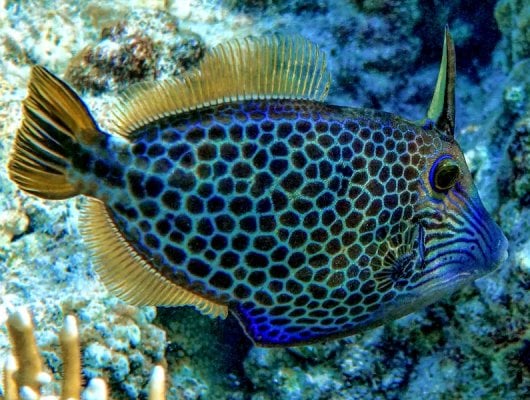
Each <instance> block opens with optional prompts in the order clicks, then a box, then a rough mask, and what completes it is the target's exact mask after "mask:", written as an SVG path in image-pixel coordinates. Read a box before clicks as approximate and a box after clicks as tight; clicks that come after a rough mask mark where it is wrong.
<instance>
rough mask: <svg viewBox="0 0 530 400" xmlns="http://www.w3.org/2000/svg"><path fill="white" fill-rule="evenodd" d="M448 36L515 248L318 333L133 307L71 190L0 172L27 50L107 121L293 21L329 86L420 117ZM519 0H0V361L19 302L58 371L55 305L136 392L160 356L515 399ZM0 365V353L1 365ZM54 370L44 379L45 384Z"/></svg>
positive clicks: (473, 156) (490, 199)
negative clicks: (37, 188) (483, 271)
mask: <svg viewBox="0 0 530 400" xmlns="http://www.w3.org/2000/svg"><path fill="white" fill-rule="evenodd" d="M445 24H449V26H450V28H451V31H452V33H453V35H454V38H455V42H456V51H457V67H458V74H459V76H458V82H457V85H458V87H457V113H458V114H457V132H458V133H457V140H458V141H459V143H460V144H461V145H462V147H463V149H464V151H465V155H466V158H467V160H468V164H469V166H470V168H471V170H472V172H473V175H474V177H475V183H476V185H477V187H478V190H479V192H480V195H481V197H482V199H483V201H484V204H485V205H486V207H487V208H488V210H489V211H491V213H492V215H494V216H495V217H496V219H497V220H498V221H499V223H500V224H501V227H502V228H503V230H504V232H505V233H506V235H507V237H508V239H509V241H510V257H509V260H508V261H507V262H506V263H505V264H504V265H502V266H501V267H500V268H499V269H498V270H497V271H496V272H494V273H492V274H490V275H489V276H487V277H484V278H482V279H480V280H478V281H477V282H475V283H474V284H472V285H470V286H468V287H467V288H465V289H463V290H461V291H460V292H458V293H456V294H454V295H453V296H452V297H451V298H449V299H446V300H445V301H442V302H438V303H436V304H434V305H432V306H429V307H427V308H426V309H425V310H423V311H421V312H417V313H414V314H412V315H410V316H407V317H405V318H402V319H400V320H398V321H395V322H393V323H390V324H387V325H386V326H384V327H380V328H377V329H374V330H372V331H369V332H366V333H364V334H359V335H355V336H353V337H351V338H347V339H343V340H337V341H333V342H329V343H327V344H322V345H314V346H306V347H299V348H290V349H260V348H254V347H252V346H251V344H250V343H249V342H248V340H247V339H246V337H245V336H244V334H243V333H242V332H241V330H240V328H239V326H238V324H237V322H236V321H234V320H232V319H230V318H229V319H227V320H226V321H219V320H210V319H208V318H206V317H202V316H200V315H199V314H198V313H197V312H196V311H194V310H192V309H188V308H180V309H158V310H156V309H155V308H152V307H143V308H137V307H131V306H128V305H126V304H124V303H122V302H121V301H119V300H117V299H116V298H114V297H112V296H111V295H110V294H109V293H108V292H107V291H106V290H105V288H104V287H102V285H101V284H100V283H99V281H98V279H97V276H95V274H94V272H93V269H92V266H91V264H90V260H89V258H88V255H87V249H86V247H85V245H84V244H83V243H82V241H81V239H80V236H79V231H78V216H79V205H80V203H81V202H82V201H83V200H82V199H77V200H67V201H61V202H49V201H42V200H39V199H36V198H33V197H28V196H26V195H24V194H22V193H20V192H19V191H17V190H16V189H15V186H14V185H13V184H12V183H11V182H10V181H9V180H8V179H7V174H6V169H5V168H4V167H3V166H4V165H5V163H6V161H7V158H8V153H9V149H10V148H11V143H12V139H13V136H14V133H15V131H16V127H17V125H18V123H19V120H20V102H21V100H22V99H23V98H24V95H25V88H26V82H27V79H28V76H29V71H30V67H31V66H32V65H34V64H42V65H44V66H46V67H48V68H49V69H51V70H52V71H54V72H55V73H57V74H58V75H61V76H64V77H65V79H67V80H68V81H69V82H70V83H71V84H72V85H73V86H74V87H75V88H76V89H77V90H79V91H80V92H81V93H82V94H83V98H84V99H85V101H86V102H87V103H88V104H89V106H90V107H91V109H92V110H94V111H95V114H96V117H97V120H98V121H99V122H100V123H101V124H102V125H103V127H104V126H105V124H106V123H108V121H109V120H108V119H109V118H110V113H109V110H110V108H111V107H112V100H113V98H115V97H116V96H118V95H119V91H120V90H121V89H123V88H125V87H127V86H128V85H129V84H131V83H134V82H138V81H144V80H154V79H162V78H165V77H169V76H174V75H178V74H180V73H182V72H184V71H186V70H187V69H189V68H191V67H193V66H194V65H195V64H196V63H197V61H198V60H200V58H201V57H202V55H203V53H204V51H205V49H207V48H210V47H212V46H214V45H215V44H217V43H219V42H222V41H224V40H226V39H229V38H232V37H244V36H248V35H254V36H260V35H263V34H271V33H281V34H300V35H302V36H305V37H308V38H310V39H312V40H313V41H315V42H316V43H318V44H319V45H320V46H321V47H322V49H323V50H324V51H325V52H326V53H327V54H328V57H329V64H330V70H331V73H332V77H333V87H332V91H331V93H330V98H329V101H331V102H334V103H339V104H347V105H351V106H360V107H371V108H377V109H384V110H387V111H392V112H395V113H397V114H400V115H403V116H405V117H408V118H410V119H419V118H421V117H423V115H424V113H425V110H426V108H427V105H428V102H429V100H430V97H431V95H432V91H433V88H434V83H435V79H436V72H437V68H438V62H439V56H440V53H441V44H442V31H443V27H444V25H445ZM529 32H530V4H528V2H526V1H524V0H499V1H497V2H496V1H494V0H485V1H482V2H480V6H477V5H476V2H473V1H471V0H464V1H455V0H450V1H441V0H433V1H429V2H420V1H419V0H405V1H396V0H337V1H331V0H314V1H309V2H307V1H300V0H290V1H279V0H254V1H251V0H242V1H236V0H224V1H222V0H174V1H171V0H165V1H164V0H116V1H110V0H109V1H100V2H89V1H73V0H70V1H59V0H31V1H14V0H0V165H2V167H0V363H1V364H3V360H4V359H5V356H6V354H7V351H8V348H9V343H8V336H7V331H6V328H5V326H4V323H3V322H4V320H5V315H6V310H7V309H9V308H11V307H13V306H18V305H23V304H24V305H27V306H29V308H30V309H31V311H32V313H33V315H34V323H35V327H36V335H37V342H38V345H39V347H40V348H41V351H42V355H43V357H44V360H45V364H46V367H47V369H48V370H49V371H50V372H51V373H52V374H54V375H56V376H57V377H58V375H59V371H60V366H61V359H60V356H59V341H58V338H57V335H58V332H59V330H60V327H61V326H62V321H63V319H64V316H65V315H66V314H69V313H73V314H75V315H76V316H77V318H78V324H79V331H80V338H81V345H82V348H83V352H82V358H83V373H84V375H85V377H86V378H87V379H89V378H92V377H95V376H101V377H104V378H105V379H106V380H107V382H108V384H109V389H110V390H111V391H112V392H113V398H115V399H134V398H145V397H146V392H145V389H144V388H145V387H146V386H147V381H148V379H149V375H150V371H151V369H152V367H153V366H154V365H155V364H162V365H166V366H167V368H166V369H167V375H168V395H167V398H168V399H199V398H200V399H209V398H212V399H213V398H215V399H234V400H235V399H253V400H258V399H259V400H261V399H263V400H265V399H328V398H330V399H331V398H333V399H345V398H348V399H361V398H362V399H395V398H401V399H417V398H420V397H424V396H429V398H431V399H449V398H451V399H452V398H459V399H476V398H503V399H506V400H507V399H522V398H525V396H528V393H530V102H529V98H530V34H529ZM1 364H0V365H1ZM57 390H58V388H57V387H55V386H54V385H48V386H47V387H45V388H44V391H45V392H46V393H57Z"/></svg>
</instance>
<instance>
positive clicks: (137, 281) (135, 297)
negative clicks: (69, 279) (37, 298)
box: [80, 199, 228, 318]
mask: <svg viewBox="0 0 530 400" xmlns="http://www.w3.org/2000/svg"><path fill="white" fill-rule="evenodd" d="M80 227H81V233H82V235H83V237H84V239H85V241H86V243H87V244H88V246H89V248H90V249H91V251H92V253H93V255H94V265H95V268H96V272H97V273H98V275H99V277H100V278H101V280H102V281H103V284H104V285H105V287H106V288H107V289H109V290H110V291H111V292H112V293H113V294H115V295H116V296H117V297H119V298H120V299H122V300H124V301H126V302H127V303H129V304H133V305H156V306H183V305H192V306H195V308H197V309H198V310H199V311H200V312H202V313H203V314H206V315H209V316H211V317H218V316H220V317H222V318H225V317H226V315H227V313H228V308H227V307H226V306H225V305H221V304H216V303H214V302H212V301H210V300H208V299H205V298H203V297H201V296H198V295H196V294H194V293H192V292H190V291H188V290H186V289H184V288H182V287H180V286H178V285H176V284H174V283H172V282H171V281H169V280H168V279H166V278H165V277H164V276H162V275H161V274H160V273H159V272H158V271H157V270H156V269H155V268H154V267H152V266H151V265H149V263H148V262H147V261H146V260H145V259H144V258H143V257H141V256H140V255H139V254H138V253H137V252H136V251H135V250H134V249H133V247H132V246H131V245H130V244H129V242H128V241H127V240H126V239H125V238H124V237H123V236H122V234H121V233H120V231H119V230H118V228H117V227H116V225H115V223H114V222H113V220H112V218H111V216H110V214H109V211H108V210H107V208H106V207H105V205H104V204H103V203H101V202H100V201H98V200H95V199H89V200H88V205H87V206H86V207H85V209H84V213H83V221H82V222H81V224H80Z"/></svg>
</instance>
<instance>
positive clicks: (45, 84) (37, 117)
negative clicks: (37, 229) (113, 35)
mask: <svg viewBox="0 0 530 400" xmlns="http://www.w3.org/2000/svg"><path fill="white" fill-rule="evenodd" d="M22 112H23V119H22V124H21V126H20V128H19V129H18V131H17V134H16V137H15V143H14V146H13V149H14V150H13V153H12V154H11V157H10V160H9V163H8V170H9V177H10V178H11V179H12V180H13V181H14V182H15V183H16V184H17V185H18V186H19V187H20V188H21V189H22V190H24V191H25V192H28V193H31V194H34V195H36V196H39V197H42V198H45V199H64V198H68V197H72V196H75V195H76V194H78V188H77V187H76V185H75V184H73V183H72V182H70V181H69V180H68V176H67V170H68V168H69V166H70V162H71V157H72V151H73V147H74V144H75V143H76V142H79V143H81V144H91V143H94V141H95V140H96V139H97V137H98V136H99V135H100V131H99V129H98V127H97V125H96V123H95V121H94V120H93V119H92V117H91V115H90V113H89V111H88V110H87V108H86V106H85V104H84V103H83V101H82V100H81V99H80V98H79V96H78V95H77V94H76V93H75V92H74V91H73V90H72V89H70V87H69V86H68V85H67V84H66V83H64V82H63V81H61V80H60V79H59V78H57V77H55V76H54V75H53V74H51V73H50V72H48V71H47V70H46V69H45V68H43V67H40V66H36V67H34V68H33V70H32V71H31V77H30V81H29V85H28V95H27V97H26V99H25V100H24V102H23V109H22Z"/></svg>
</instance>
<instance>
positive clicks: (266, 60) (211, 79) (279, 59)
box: [114, 36, 331, 137]
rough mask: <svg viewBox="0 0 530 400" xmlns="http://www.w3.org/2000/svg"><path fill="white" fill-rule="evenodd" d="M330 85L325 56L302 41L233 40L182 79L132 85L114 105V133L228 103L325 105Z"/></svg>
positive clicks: (281, 39) (270, 38) (292, 39)
mask: <svg viewBox="0 0 530 400" xmlns="http://www.w3.org/2000/svg"><path fill="white" fill-rule="evenodd" d="M330 81H331V78H330V75H329V73H328V72H327V70H326V58H325V55H324V53H322V52H321V51H320V50H319V49H318V47H317V45H315V44H314V43H312V42H310V41H308V40H306V39H304V38H301V37H294V38H290V37H288V38H284V37H276V36H273V37H266V38H260V39H250V38H247V39H244V40H234V41H230V42H228V43H225V44H221V45H219V46H217V47H215V48H214V49H213V50H212V51H210V52H209V53H208V54H206V55H205V57H204V58H203V60H202V61H201V62H200V64H199V66H198V68H197V69H195V70H193V71H190V72H189V73H187V74H186V75H184V76H183V77H182V78H181V79H170V80H165V81H158V82H154V83H141V84H138V85H134V86H132V87H131V88H130V89H129V90H127V91H126V92H125V93H124V96H123V98H122V100H121V104H119V105H118V106H117V107H116V110H115V119H114V125H115V126H114V131H115V132H116V133H118V134H120V135H123V136H126V137H127V136H129V135H130V133H131V132H134V131H135V130H136V129H138V128H140V127H142V126H144V125H145V124H147V123H149V122H152V121H155V120H157V119H159V118H162V117H164V116H168V115H171V114H177V113H181V112H185V111H188V110H193V109H198V108H201V107H206V106H208V105H213V104H220V103H224V102H229V101H240V100H250V99H267V98H293V99H310V100H319V101H322V100H324V98H325V97H326V95H327V92H328V90H329V86H330Z"/></svg>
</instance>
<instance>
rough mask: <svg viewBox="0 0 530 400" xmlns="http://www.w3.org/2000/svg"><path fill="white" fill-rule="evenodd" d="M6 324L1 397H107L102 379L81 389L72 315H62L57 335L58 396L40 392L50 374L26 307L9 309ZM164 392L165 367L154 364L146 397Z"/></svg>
mask: <svg viewBox="0 0 530 400" xmlns="http://www.w3.org/2000/svg"><path fill="white" fill-rule="evenodd" d="M6 325H7V329H8V332H9V338H10V341H11V344H12V347H13V350H12V353H13V354H12V355H11V356H9V357H7V359H6V362H5V365H4V368H3V374H2V386H3V397H2V396H0V399H1V400H19V399H36V400H58V399H59V398H61V399H80V398H83V399H89V400H90V399H94V400H95V399H97V400H104V399H107V398H108V394H107V392H108V390H107V386H106V384H105V381H104V380H102V379H99V378H95V379H92V380H91V381H90V382H89V383H88V385H87V387H86V389H85V390H84V391H83V392H82V391H81V389H82V379H81V350H80V344H79V333H78V329H77V322H76V319H75V318H74V317H73V316H71V315H69V316H67V317H66V318H65V321H64V325H63V328H62V330H61V333H60V335H59V342H60V344H61V351H62V356H63V379H62V382H61V383H62V384H61V387H62V390H61V393H62V394H61V396H60V397H58V396H42V393H41V387H42V385H43V384H45V383H47V382H49V381H50V380H51V377H50V375H49V374H48V373H47V372H46V371H44V366H43V363H42V359H41V357H40V354H39V350H38V348H37V344H36V341H35V335H34V326H33V323H32V321H31V315H30V313H29V311H28V310H27V309H26V308H24V307H21V308H18V309H16V310H15V311H14V312H11V313H9V315H8V317H7V321H6ZM164 392H165V371H164V369H163V368H162V367H161V366H156V367H155V368H154V369H153V373H152V376H151V380H150V382H149V388H148V393H149V395H148V399H149V400H163V399H165V395H164Z"/></svg>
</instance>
